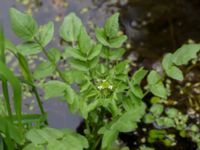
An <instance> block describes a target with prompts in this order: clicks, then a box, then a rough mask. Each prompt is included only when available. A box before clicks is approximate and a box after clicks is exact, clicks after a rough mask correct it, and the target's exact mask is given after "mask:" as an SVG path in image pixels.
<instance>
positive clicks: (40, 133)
mask: <svg viewBox="0 0 200 150" xmlns="http://www.w3.org/2000/svg"><path fill="white" fill-rule="evenodd" d="M10 20H11V27H12V30H13V31H14V33H15V34H16V36H17V37H18V38H19V39H20V43H18V44H13V43H12V41H10V40H9V39H6V38H5V37H4V34H3V29H2V28H1V34H0V42H1V43H0V46H1V47H0V80H1V83H2V91H3V92H2V98H1V99H0V101H1V102H0V108H1V107H2V108H4V109H2V111H0V112H1V114H0V120H1V124H0V143H1V145H0V146H1V147H0V148H1V149H3V148H5V149H6V148H7V149H9V150H13V149H24V150H32V149H34V150H42V149H48V150H51V149H52V150H64V149H71V150H72V149H73V150H82V149H90V150H96V149H102V150H110V149H116V148H115V147H116V141H117V140H119V138H118V137H119V133H121V132H132V131H134V130H137V128H139V126H138V123H139V122H142V121H143V120H142V118H143V117H144V116H145V121H144V122H146V123H152V122H153V121H155V120H156V123H157V124H158V125H160V126H167V127H175V128H177V130H181V131H182V126H181V127H178V126H177V122H176V118H175V119H174V118H173V117H174V114H175V110H174V109H169V110H168V111H167V112H166V115H167V117H164V118H162V117H161V115H162V114H163V113H164V107H165V106H164V105H162V104H159V103H157V104H154V105H153V106H152V107H151V108H150V113H148V114H147V113H146V109H147V105H146V103H145V101H144V99H145V96H146V95H147V94H150V95H152V96H153V95H154V96H156V97H158V98H160V99H162V100H163V101H167V97H168V96H169V93H168V91H167V89H166V87H165V84H164V83H163V81H164V80H165V75H167V76H169V77H171V78H173V79H175V80H183V73H182V72H181V70H180V69H179V68H178V67H177V66H180V65H183V64H187V63H188V62H189V61H190V60H191V59H194V58H195V57H196V54H197V52H198V51H199V50H200V44H188V45H183V46H182V47H181V48H180V49H178V50H177V51H176V52H175V53H173V54H167V55H165V56H164V59H163V61H162V66H163V69H164V71H165V73H166V74H165V73H163V74H160V73H159V72H158V71H156V70H151V71H148V70H146V69H144V68H143V67H141V68H138V70H137V71H135V72H134V74H130V61H128V60H124V59H123V55H124V53H125V49H124V48H123V44H124V42H125V41H126V40H127V36H126V35H124V34H123V33H122V32H121V31H120V27H119V23H118V22H119V21H118V20H119V13H116V14H114V15H112V16H111V17H109V18H108V19H107V20H106V22H105V24H104V26H103V27H101V28H96V30H95V37H93V36H90V35H89V34H88V33H87V30H86V28H85V27H84V25H83V23H82V21H81V20H80V19H79V18H78V17H77V16H76V14H74V13H70V14H69V15H68V16H66V17H65V18H64V21H63V23H62V25H61V27H60V30H59V33H60V37H61V38H62V41H63V45H62V49H58V48H54V47H53V48H49V45H48V44H49V43H50V42H51V41H52V40H53V37H54V23H53V22H51V21H50V22H48V23H46V24H44V25H38V23H37V22H36V20H35V19H34V18H33V17H32V16H30V15H28V14H26V13H22V12H20V11H18V10H16V9H14V8H11V9H10ZM47 45H48V46H47ZM186 50H189V52H187V53H186ZM5 53H12V54H13V55H14V56H15V57H16V58H17V60H18V64H19V68H20V74H17V75H16V74H14V73H13V72H12V71H11V70H10V68H9V67H8V66H7V63H6V57H5ZM32 55H43V56H44V59H42V60H38V61H39V64H37V65H36V67H34V68H32V67H31V66H30V63H29V61H30V60H29V56H32ZM63 62H66V63H65V64H63ZM52 76H53V78H50V77H52ZM144 81H147V83H146V86H143V85H142V82H144ZM8 83H9V85H10V86H11V89H12V91H13V95H12V97H10V95H9V90H11V89H10V88H9V87H10V86H8ZM144 83H145V82H144ZM22 84H27V86H29V87H30V89H31V93H32V95H33V96H35V99H36V101H37V103H38V107H39V109H40V112H41V114H25V113H24V112H22V109H21V108H22V94H23V91H22V90H21V85H22ZM74 87H75V88H74ZM39 90H42V91H43V92H44V95H42V96H41V94H40V91H39ZM55 98H56V99H58V100H61V101H64V102H66V104H67V105H68V107H69V108H70V111H71V112H72V113H78V114H79V115H80V116H81V117H82V118H83V119H84V130H83V133H82V135H80V134H79V133H75V132H73V131H71V130H69V129H63V130H59V129H52V128H50V127H48V122H47V114H46V112H45V109H44V108H43V105H42V100H43V99H44V100H46V101H48V100H52V99H55ZM11 100H13V106H14V110H13V111H12V109H11V106H12V103H11ZM4 103H5V104H4ZM4 110H6V112H5V111H4ZM183 118H184V116H183ZM181 119H182V118H181ZM184 123H185V122H183V125H184ZM181 125H182V124H181ZM180 128H181V129H180ZM160 132H162V133H165V130H160V131H157V130H152V131H151V132H150V138H149V141H150V142H154V140H155V139H159V140H161V141H164V142H165V143H166V145H170V144H171V143H170V142H172V143H173V142H174V138H172V136H171V134H169V135H168V136H167V135H165V137H163V136H162V137H160V136H159V137H158V135H162V134H160ZM194 134H195V135H196V131H195V133H194ZM196 136H197V135H196ZM196 136H193V139H196ZM169 139H170V140H169ZM196 141H197V140H196ZM118 147H119V148H117V149H122V150H123V149H128V147H124V145H123V144H120V142H118ZM141 149H151V148H148V147H141Z"/></svg>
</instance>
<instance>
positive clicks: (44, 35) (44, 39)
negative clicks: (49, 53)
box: [37, 21, 54, 47]
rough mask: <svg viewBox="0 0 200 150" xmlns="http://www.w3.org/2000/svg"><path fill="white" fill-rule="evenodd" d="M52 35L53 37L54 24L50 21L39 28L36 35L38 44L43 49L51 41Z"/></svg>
mask: <svg viewBox="0 0 200 150" xmlns="http://www.w3.org/2000/svg"><path fill="white" fill-rule="evenodd" d="M53 35H54V24H53V22H52V21H50V22H48V23H47V24H45V25H43V26H41V27H40V28H39V30H38V33H37V39H38V40H39V43H40V44H41V45H42V46H43V47H45V46H46V45H47V44H49V42H50V41H51V40H52V39H53Z"/></svg>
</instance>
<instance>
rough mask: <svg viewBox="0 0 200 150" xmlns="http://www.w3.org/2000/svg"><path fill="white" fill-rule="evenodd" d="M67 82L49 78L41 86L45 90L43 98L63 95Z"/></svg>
mask: <svg viewBox="0 0 200 150" xmlns="http://www.w3.org/2000/svg"><path fill="white" fill-rule="evenodd" d="M67 86H68V85H67V84H66V83H64V82H61V81H57V80H51V81H48V82H47V83H44V85H43V88H44V92H45V96H44V98H45V99H49V98H54V97H60V96H64V94H65V93H64V92H65V90H66V88H67Z"/></svg>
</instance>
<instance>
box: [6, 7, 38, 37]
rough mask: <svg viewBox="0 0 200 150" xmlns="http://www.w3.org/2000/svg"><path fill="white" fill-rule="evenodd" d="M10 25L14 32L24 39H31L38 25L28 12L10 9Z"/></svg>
mask: <svg viewBox="0 0 200 150" xmlns="http://www.w3.org/2000/svg"><path fill="white" fill-rule="evenodd" d="M10 18H11V26H12V29H13V31H14V32H15V34H16V35H17V36H18V37H19V38H21V39H23V40H25V41H29V40H31V39H32V38H33V37H34V35H35V34H36V32H37V29H38V26H37V23H36V21H35V20H34V19H33V18H32V17H31V16H30V15H28V14H24V13H21V12H20V11H18V10H16V9H14V8H11V9H10Z"/></svg>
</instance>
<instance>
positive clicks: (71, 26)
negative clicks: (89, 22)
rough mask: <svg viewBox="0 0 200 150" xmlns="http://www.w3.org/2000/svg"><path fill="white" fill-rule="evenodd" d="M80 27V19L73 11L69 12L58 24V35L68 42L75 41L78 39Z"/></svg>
mask: <svg viewBox="0 0 200 150" xmlns="http://www.w3.org/2000/svg"><path fill="white" fill-rule="evenodd" d="M81 27H82V22H81V20H80V19H79V18H78V17H77V16H76V14H75V13H70V14H69V15H68V16H66V17H65V18H64V21H63V23H62V25H61V26H60V36H61V37H62V38H63V39H64V40H66V41H68V42H75V41H77V40H78V36H79V33H80V29H81Z"/></svg>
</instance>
